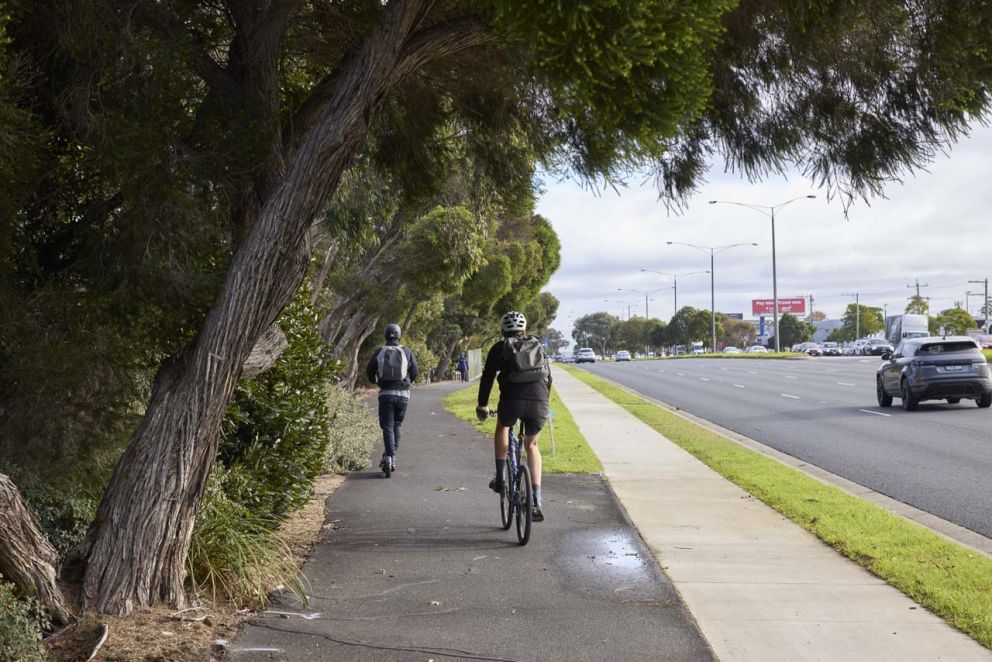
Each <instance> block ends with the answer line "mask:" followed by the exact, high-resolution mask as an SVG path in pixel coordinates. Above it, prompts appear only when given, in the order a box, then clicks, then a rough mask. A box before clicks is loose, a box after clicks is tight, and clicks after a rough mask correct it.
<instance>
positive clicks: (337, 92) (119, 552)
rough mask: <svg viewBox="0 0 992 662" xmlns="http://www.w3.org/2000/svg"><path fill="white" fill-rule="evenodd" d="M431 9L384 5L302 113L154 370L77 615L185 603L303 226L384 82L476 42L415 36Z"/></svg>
mask: <svg viewBox="0 0 992 662" xmlns="http://www.w3.org/2000/svg"><path fill="white" fill-rule="evenodd" d="M432 5H433V3H432V2H430V1H429V0H405V1H403V2H400V1H395V2H390V3H389V5H388V7H387V8H386V10H385V15H384V20H383V22H382V24H381V25H380V27H379V28H377V30H376V31H375V32H374V33H373V34H372V35H371V36H370V37H369V38H368V39H366V40H365V42H363V43H362V44H361V45H360V46H359V47H358V48H357V49H356V50H355V51H354V53H353V55H352V56H351V57H350V58H348V59H347V60H346V61H345V62H344V63H342V64H341V66H340V67H338V68H337V69H336V71H335V73H334V75H333V76H330V77H328V78H327V79H325V80H324V81H322V82H321V83H320V84H318V86H317V88H316V89H315V91H314V94H313V96H312V97H311V99H310V100H309V101H308V102H307V103H306V104H305V108H303V109H301V112H302V114H303V119H304V123H305V124H306V127H308V128H307V129H306V131H305V133H303V134H302V135H303V137H302V139H301V141H300V143H299V147H298V148H297V150H296V151H295V153H294V154H293V155H292V158H290V159H288V160H287V164H286V166H285V170H284V171H283V173H281V174H282V176H281V178H277V180H278V181H277V184H276V185H275V186H273V187H272V188H271V194H270V195H269V196H268V197H266V198H265V199H264V201H263V202H262V205H261V208H260V210H259V212H258V214H257V218H256V219H255V220H254V221H253V222H252V223H251V226H250V228H249V229H248V231H247V233H246V234H245V236H244V239H243V241H242V242H241V243H240V245H239V247H238V249H237V251H236V253H235V254H234V256H233V259H232V263H231V266H230V268H229V270H228V273H227V278H226V280H225V283H224V286H223V289H222V291H221V293H220V295H219V297H218V299H217V301H216V302H215V303H214V304H213V306H212V308H211V310H210V312H209V313H208V315H207V319H206V322H205V323H204V326H203V327H202V328H201V329H200V332H199V333H198V335H197V337H196V338H195V340H194V341H192V342H191V343H190V344H189V345H188V346H187V347H185V348H184V349H183V350H182V351H180V352H179V353H178V354H177V355H176V356H175V357H173V358H172V359H171V360H170V361H168V362H167V363H166V364H164V365H163V366H162V367H161V368H160V370H159V373H158V375H157V376H156V379H155V383H154V386H153V389H152V396H151V400H150V402H149V405H148V409H147V412H146V414H145V416H144V418H143V419H142V421H141V423H140V424H139V426H138V428H137V429H136V430H135V432H134V435H133V436H132V438H131V441H130V443H129V444H128V447H127V449H126V450H125V452H124V455H123V456H122V458H121V459H120V461H119V462H118V464H117V467H116V469H115V471H114V475H113V477H112V479H111V482H110V485H109V487H108V488H107V491H106V493H105V494H104V497H103V500H102V502H101V503H100V507H99V509H98V511H97V516H96V520H95V521H94V523H93V525H92V527H91V528H90V531H89V533H88V535H87V538H86V540H85V541H84V543H83V546H82V547H81V548H80V550H78V553H79V555H80V556H81V557H82V558H84V559H85V570H84V572H85V574H84V578H83V598H84V606H85V608H87V609H91V610H96V611H100V612H104V613H110V614H127V613H129V612H131V611H132V610H133V609H135V608H139V607H145V606H148V605H150V604H152V603H153V602H156V601H159V600H163V601H167V602H169V603H171V604H173V605H175V606H183V605H184V604H185V603H186V595H185V592H184V580H185V577H186V572H185V561H186V555H187V553H188V550H189V542H190V536H191V534H192V530H193V522H194V519H195V517H196V513H197V511H198V510H199V507H200V503H201V501H202V497H203V492H204V488H205V485H206V480H207V476H208V474H209V473H210V469H211V467H212V465H213V463H214V460H215V457H216V454H217V444H218V436H219V429H220V424H221V421H222V419H223V417H224V414H225V411H226V408H227V405H228V403H229V401H230V398H231V395H232V392H233V390H234V387H235V384H236V382H237V380H238V378H239V376H240V374H241V369H242V364H243V363H244V361H245V359H246V358H247V356H248V354H249V352H250V351H251V349H252V347H254V346H255V344H256V343H257V341H258V339H259V338H260V336H261V335H262V333H263V332H264V331H265V330H266V329H267V328H269V327H270V326H271V325H272V324H273V322H274V321H275V320H276V317H277V316H278V315H279V313H280V312H281V311H282V310H283V308H285V306H286V305H287V304H288V303H289V301H290V300H291V299H292V297H293V294H294V293H295V292H296V290H297V289H298V287H299V286H300V284H301V283H302V281H303V278H304V276H305V269H306V266H307V262H308V258H309V255H308V246H307V241H306V238H307V234H308V230H309V228H310V225H311V223H312V221H313V219H314V218H315V217H316V215H317V214H318V213H319V212H320V211H321V210H322V209H323V208H324V206H325V205H326V203H327V200H328V198H329V196H330V195H331V194H332V193H333V191H334V189H335V187H336V186H337V184H338V181H339V179H340V177H341V174H342V172H343V170H344V169H345V167H346V166H347V163H348V160H349V158H350V156H351V154H352V152H353V151H354V149H355V146H356V145H357V144H358V142H359V141H360V139H361V138H362V137H363V136H364V134H365V132H366V131H367V129H368V124H369V122H370V119H371V117H372V115H373V114H374V113H375V112H376V110H377V109H379V107H380V106H381V103H382V100H383V98H384V97H385V95H386V94H388V92H389V91H390V90H391V88H392V87H393V86H395V85H396V83H397V82H399V81H400V80H401V79H402V78H403V77H404V76H406V75H408V74H409V73H411V72H413V71H416V70H417V69H419V68H421V67H422V66H423V65H424V64H426V63H427V62H429V61H430V60H432V59H434V58H436V57H441V56H446V55H450V54H452V53H455V52H458V51H460V50H462V49H464V48H467V47H470V46H474V45H476V44H478V43H480V42H481V41H482V40H483V39H485V35H486V32H485V29H484V27H483V26H480V25H478V24H470V23H468V22H463V23H461V24H458V25H454V24H443V25H438V26H433V27H428V28H423V29H421V30H420V31H418V27H420V25H421V23H422V21H423V20H424V17H425V15H426V14H427V12H429V10H430V9H431V7H432ZM297 126H298V127H299V126H300V123H297Z"/></svg>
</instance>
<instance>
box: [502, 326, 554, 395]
mask: <svg viewBox="0 0 992 662" xmlns="http://www.w3.org/2000/svg"><path fill="white" fill-rule="evenodd" d="M503 351H504V352H505V354H506V363H508V364H509V366H510V370H509V371H508V372H507V374H506V376H505V377H504V378H503V380H504V381H506V382H509V383H511V384H526V383H529V382H538V381H541V380H542V379H545V378H546V377H547V376H548V372H549V369H548V357H547V356H546V355H545V353H544V346H543V345H541V339H540V338H538V337H537V336H524V337H523V338H507V339H506V341H505V342H504V345H503Z"/></svg>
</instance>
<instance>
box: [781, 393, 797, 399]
mask: <svg viewBox="0 0 992 662" xmlns="http://www.w3.org/2000/svg"><path fill="white" fill-rule="evenodd" d="M779 395H781V396H782V397H783V398H792V399H793V400H798V399H799V396H798V395H789V394H788V393H779Z"/></svg>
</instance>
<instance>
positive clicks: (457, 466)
mask: <svg viewBox="0 0 992 662" xmlns="http://www.w3.org/2000/svg"><path fill="white" fill-rule="evenodd" d="M450 390H452V389H451V387H450V386H428V387H422V388H419V389H415V390H414V393H413V400H412V402H411V404H410V409H409V411H408V415H407V421H406V423H405V424H404V427H403V429H404V435H403V438H402V442H401V444H400V448H399V452H398V454H397V472H396V473H395V474H394V475H393V477H392V478H390V479H386V478H384V477H383V476H382V474H381V473H380V472H378V471H367V472H358V473H354V474H352V475H351V476H349V477H348V479H347V480H346V481H345V482H344V484H343V485H342V486H341V487H339V488H338V489H337V490H336V491H335V492H334V493H333V494H331V496H330V497H329V498H328V501H327V506H326V516H327V522H328V524H327V525H326V527H325V528H326V530H325V533H324V534H323V536H322V539H321V541H320V543H319V544H318V545H317V547H316V548H315V549H314V552H313V555H312V556H311V558H310V560H309V561H308V562H307V564H306V566H305V567H304V573H305V575H306V576H307V577H308V579H309V581H310V590H309V593H310V595H311V600H310V604H309V606H308V607H303V606H302V605H301V604H299V603H298V602H297V601H296V600H295V599H293V598H292V597H288V598H287V599H285V600H283V601H280V602H279V603H278V604H276V605H274V606H273V607H272V609H271V610H270V611H269V613H266V614H262V615H260V616H258V617H256V618H254V619H252V621H250V622H249V624H248V625H247V626H246V627H245V631H244V633H243V634H242V635H241V636H239V637H238V638H237V639H236V640H235V641H234V643H233V645H232V647H233V658H234V659H236V660H244V661H254V660H370V661H371V660H375V661H377V662H378V661H380V660H417V661H418V662H424V661H425V660H431V659H432V660H437V661H438V662H440V661H441V660H456V659H475V660H568V661H569V662H572V661H579V660H607V659H615V660H649V659H650V660H673V661H675V660H688V661H696V660H706V661H710V660H713V659H714V658H713V654H712V651H711V650H710V648H709V645H708V644H707V643H706V641H705V639H704V638H703V637H702V635H701V634H700V633H699V630H698V629H697V627H696V625H695V622H694V621H693V619H692V616H691V615H690V614H689V612H688V611H687V610H686V607H685V605H684V603H683V602H682V600H681V598H680V597H679V596H678V593H677V592H676V591H675V589H674V588H673V587H672V585H671V583H670V582H669V580H668V579H667V577H666V576H665V575H664V574H663V573H662V572H661V570H660V569H659V568H658V565H657V563H656V562H655V560H654V559H653V558H652V556H651V554H650V552H649V551H647V549H646V548H645V546H644V544H643V542H642V541H641V539H640V537H639V536H638V534H637V532H636V531H635V530H634V529H633V527H632V526H631V525H630V524H629V523H628V522H627V520H626V518H625V517H624V515H623V512H622V510H621V509H620V507H619V506H618V504H617V503H616V501H615V499H614V497H613V494H612V492H611V491H610V489H609V486H608V485H607V484H606V483H605V482H604V481H603V480H602V479H601V478H600V477H599V476H591V475H552V476H545V480H544V486H543V492H544V494H543V497H544V499H543V500H544V502H545V503H544V505H545V514H546V517H547V519H546V520H545V521H544V522H541V523H535V524H534V525H533V530H532V534H531V540H530V542H529V543H528V544H527V545H526V546H524V547H520V546H519V545H517V543H516V536H515V534H514V532H513V530H512V529H511V531H503V530H502V529H501V527H500V526H499V505H498V504H499V500H498V498H497V497H496V495H495V494H493V493H492V492H491V491H490V490H489V489H488V487H487V484H488V482H489V479H490V477H491V476H492V471H493V469H492V465H493V462H492V441H491V440H490V439H488V438H486V437H484V436H483V435H482V434H481V433H480V432H479V431H477V430H475V429H473V428H472V426H470V425H469V424H467V423H465V422H463V421H460V420H457V419H455V418H454V417H453V416H451V415H449V414H448V413H446V412H445V411H444V409H443V407H442V404H441V399H442V397H443V396H444V395H445V394H446V393H447V392H450ZM379 452H380V451H379V449H376V452H375V453H374V459H375V460H376V463H377V460H378V457H379Z"/></svg>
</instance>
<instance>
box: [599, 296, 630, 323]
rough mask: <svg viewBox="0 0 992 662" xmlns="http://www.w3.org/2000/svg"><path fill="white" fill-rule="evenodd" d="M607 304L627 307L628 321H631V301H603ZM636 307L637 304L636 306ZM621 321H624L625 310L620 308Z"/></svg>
mask: <svg viewBox="0 0 992 662" xmlns="http://www.w3.org/2000/svg"><path fill="white" fill-rule="evenodd" d="M603 301H604V302H605V303H619V304H620V305H621V306H626V307H627V319H630V302H629V301H617V300H616V299H603ZM634 305H635V306H636V305H637V304H634ZM620 319H623V308H622V307H621V308H620Z"/></svg>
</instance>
